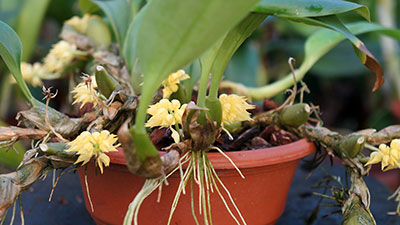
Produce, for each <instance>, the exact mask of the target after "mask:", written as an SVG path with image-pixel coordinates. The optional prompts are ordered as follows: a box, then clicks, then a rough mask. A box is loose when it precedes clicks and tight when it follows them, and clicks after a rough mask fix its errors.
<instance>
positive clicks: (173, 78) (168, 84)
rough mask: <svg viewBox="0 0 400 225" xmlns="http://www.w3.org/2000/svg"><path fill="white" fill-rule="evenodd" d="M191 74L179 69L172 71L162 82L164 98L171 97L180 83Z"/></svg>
mask: <svg viewBox="0 0 400 225" xmlns="http://www.w3.org/2000/svg"><path fill="white" fill-rule="evenodd" d="M189 78H190V76H189V75H187V74H186V73H185V71H184V70H178V71H177V72H175V73H171V74H170V75H169V76H168V78H167V79H165V80H164V81H163V82H162V85H163V87H164V88H163V98H169V96H171V94H172V93H174V92H176V91H177V90H178V88H179V87H178V84H179V83H180V82H181V81H183V80H186V79H189Z"/></svg>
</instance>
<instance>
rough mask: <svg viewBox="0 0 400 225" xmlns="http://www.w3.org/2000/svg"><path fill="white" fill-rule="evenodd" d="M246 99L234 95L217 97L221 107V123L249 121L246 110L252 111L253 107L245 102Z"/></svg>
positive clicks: (248, 114)
mask: <svg viewBox="0 0 400 225" xmlns="http://www.w3.org/2000/svg"><path fill="white" fill-rule="evenodd" d="M246 100H247V99H246V97H244V96H239V95H235V94H231V95H226V94H222V95H220V96H219V101H220V102H221V106H222V123H224V124H230V123H232V122H241V121H248V120H251V117H250V113H249V112H247V110H248V109H254V108H255V106H254V105H250V104H248V103H247V102H246Z"/></svg>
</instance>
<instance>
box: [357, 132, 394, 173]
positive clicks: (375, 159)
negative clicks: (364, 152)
mask: <svg viewBox="0 0 400 225" xmlns="http://www.w3.org/2000/svg"><path fill="white" fill-rule="evenodd" d="M379 162H380V163H381V169H382V170H383V171H387V170H391V169H395V168H400V139H394V140H392V142H391V143H390V147H389V146H387V145H385V144H381V145H379V150H378V151H374V152H372V153H371V155H370V156H369V160H368V162H367V163H366V164H365V165H370V164H375V163H379Z"/></svg>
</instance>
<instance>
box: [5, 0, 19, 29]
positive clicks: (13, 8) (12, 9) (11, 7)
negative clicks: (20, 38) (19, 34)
mask: <svg viewBox="0 0 400 225" xmlns="http://www.w3.org/2000/svg"><path fill="white" fill-rule="evenodd" d="M23 5H24V0H14V1H10V0H0V20H1V21H4V22H6V23H7V24H9V25H10V26H11V27H14V26H15V25H16V24H17V19H18V14H19V12H20V11H21V8H22V6H23Z"/></svg>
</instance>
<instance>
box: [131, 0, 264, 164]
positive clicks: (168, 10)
mask: <svg viewBox="0 0 400 225" xmlns="http://www.w3.org/2000/svg"><path fill="white" fill-rule="evenodd" d="M257 2H258V0H247V1H242V0H232V1H230V2H229V4H227V3H226V1H225V0H203V1H198V0H186V1H181V0H152V1H151V2H149V3H148V6H147V9H146V12H145V14H144V15H143V19H142V22H141V24H140V27H139V34H138V50H137V51H138V56H139V61H140V65H141V68H142V71H143V74H144V84H143V91H142V95H141V99H140V102H139V107H138V111H137V114H136V122H135V126H134V127H133V129H134V130H135V132H134V133H135V134H136V135H141V134H145V136H143V137H144V138H145V140H143V141H145V142H146V143H147V146H152V147H148V148H146V149H144V148H143V147H142V146H137V154H138V155H139V156H140V157H143V156H145V157H146V158H151V157H149V156H154V157H156V155H158V152H157V150H156V149H155V147H154V146H153V145H152V144H151V142H150V139H149V137H148V135H147V134H146V130H145V128H144V124H145V120H146V110H147V107H148V105H149V104H150V102H151V99H152V96H153V94H154V93H155V91H156V90H157V88H158V87H159V86H160V84H161V82H162V80H164V79H165V78H166V77H167V76H168V74H169V73H171V72H173V71H176V70H178V69H179V68H182V67H184V66H185V65H187V64H189V63H191V62H193V61H194V60H195V59H196V58H198V57H199V56H200V55H201V54H202V53H203V52H205V51H206V50H207V49H208V48H210V47H211V46H212V45H213V44H214V43H215V42H217V41H218V40H219V39H220V38H222V36H223V35H225V34H226V32H228V31H229V30H230V29H231V28H232V27H233V26H234V25H235V24H237V23H238V22H239V21H240V20H241V19H242V18H243V17H245V16H246V14H247V13H248V12H249V11H250V9H251V8H252V7H253V6H254V5H255V4H256V3H257ZM225 8H227V10H223V9H225ZM134 139H135V138H134Z"/></svg>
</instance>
